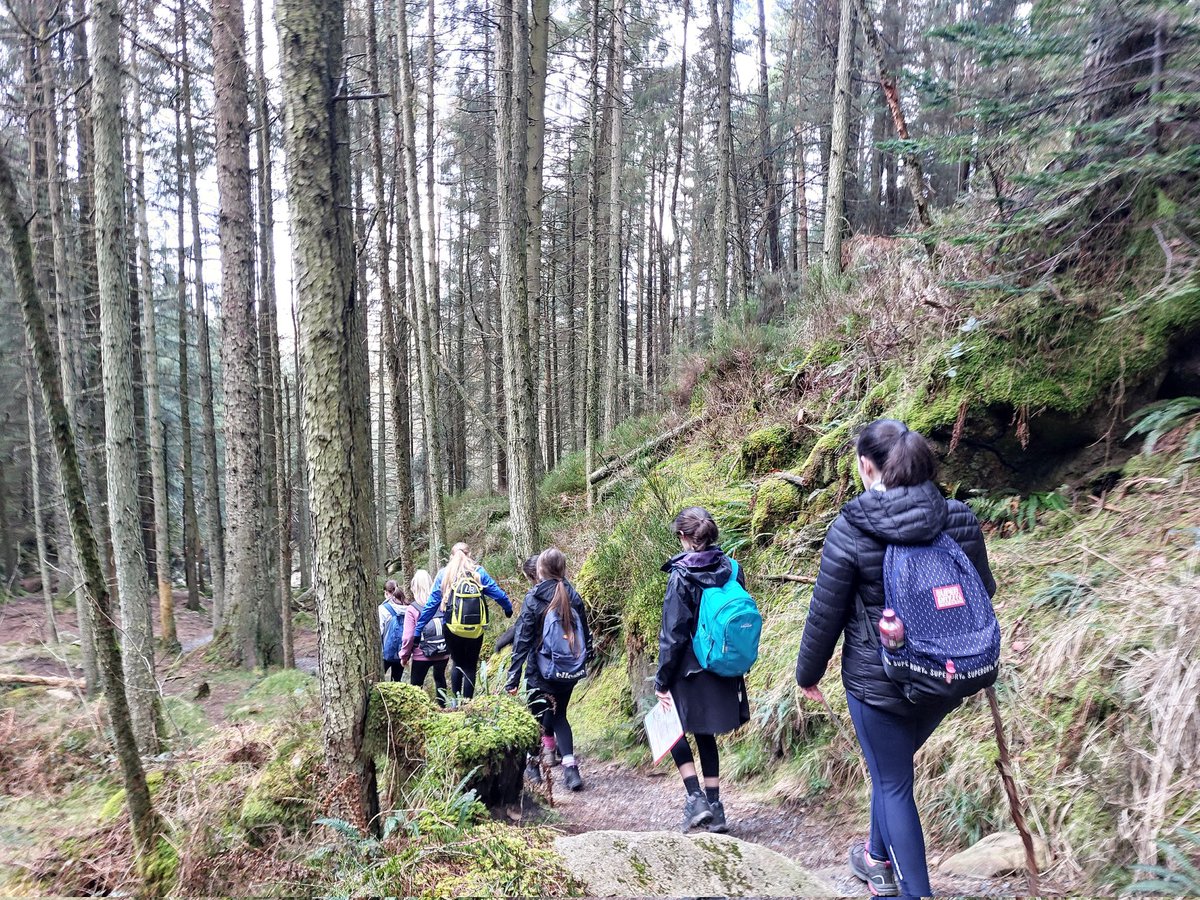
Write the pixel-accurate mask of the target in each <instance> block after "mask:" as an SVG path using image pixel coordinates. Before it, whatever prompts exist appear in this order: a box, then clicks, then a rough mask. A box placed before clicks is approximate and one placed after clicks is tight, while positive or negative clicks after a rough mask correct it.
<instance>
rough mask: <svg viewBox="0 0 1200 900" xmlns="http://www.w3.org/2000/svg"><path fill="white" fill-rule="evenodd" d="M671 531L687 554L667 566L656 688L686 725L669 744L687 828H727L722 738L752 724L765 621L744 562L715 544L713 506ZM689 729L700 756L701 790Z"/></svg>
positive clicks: (692, 511) (683, 517) (694, 509)
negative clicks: (750, 689) (752, 692)
mask: <svg viewBox="0 0 1200 900" xmlns="http://www.w3.org/2000/svg"><path fill="white" fill-rule="evenodd" d="M671 530H672V531H674V532H675V535H676V536H677V537H678V538H679V542H680V544H681V546H682V548H683V552H682V553H679V554H677V555H675V556H673V557H671V559H669V560H668V561H667V562H666V564H665V565H664V566H663V571H664V572H667V573H668V579H667V593H666V596H665V598H664V599H663V612H662V630H661V631H660V632H659V636H658V674H657V675H656V676H655V678H654V692H655V694H656V695H657V696H658V699H659V702H660V703H662V704H663V705H664V706H671V705H674V707H675V709H676V711H677V712H678V713H679V720H680V722H681V723H682V724H683V731H684V735H683V737H681V738H680V739H679V740H678V741H677V742H676V744H675V746H674V747H672V748H671V758H672V759H673V760H674V761H675V765H676V766H678V767H679V774H680V775H681V776H682V778H683V785H684V790H685V791H686V792H687V800H686V803H685V805H684V814H683V830H684V831H687V830H688V829H690V828H695V827H698V826H707V827H708V830H709V831H715V832H724V831H727V830H728V828H729V826H728V824H727V823H726V819H725V807H724V805H723V804H722V803H721V789H720V785H721V781H720V755H719V753H718V751H717V737H716V736H717V735H719V734H725V733H726V732H729V731H733V730H734V729H736V728H739V727H741V726H742V725H744V724H745V723H746V722H748V721H750V703H749V700H748V699H747V697H746V681H745V678H744V677H743V676H744V675H745V673H746V672H748V671H749V670H750V666H751V665H753V664H754V660H755V659H756V658H757V656H758V637H759V633H760V632H761V630H762V618H761V617H760V616H759V614H758V609H757V608H756V607H755V605H754V601H753V599H752V598H751V597H750V595H749V594H748V593H746V589H745V588H746V580H745V576H744V575H743V574H742V572H741V569H740V568H739V567H738V564H737V563H736V562H735V561H734V560H733V559H731V558H730V557H728V556H726V555H725V553H724V552H723V551H722V550H721V548H720V547H718V546H717V537H718V533H717V523H716V522H714V521H713V517H712V515H711V514H710V513H709V512H708V510H706V509H703V508H702V507H699V506H691V507H688V508H687V509H685V510H684V511H683V512H681V513H680V514H679V516H678V517H677V518H676V519H675V522H674V524H673V525H672V526H671ZM689 734H690V735H692V736H693V738H694V739H695V741H696V749H697V750H698V751H699V754H700V765H701V768H702V770H703V773H704V791H703V792H701V790H700V778H699V776H698V775H697V773H696V763H695V759H694V757H693V756H692V749H691V747H690V746H689V744H688V739H687V736H688V735H689Z"/></svg>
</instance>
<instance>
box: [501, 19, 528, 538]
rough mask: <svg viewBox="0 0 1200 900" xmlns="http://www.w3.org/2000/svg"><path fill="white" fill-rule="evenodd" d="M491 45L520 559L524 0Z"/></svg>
mask: <svg viewBox="0 0 1200 900" xmlns="http://www.w3.org/2000/svg"><path fill="white" fill-rule="evenodd" d="M497 24H498V28H499V33H498V38H497V45H496V46H497V52H496V163H497V164H496V172H497V179H496V188H497V198H498V209H499V213H500V217H499V225H500V236H499V237H500V239H499V244H500V248H499V249H500V253H499V257H500V317H501V322H502V325H503V327H502V329H501V336H502V338H503V349H504V399H505V404H506V407H505V412H506V416H505V419H506V422H507V425H508V428H507V430H506V432H505V438H506V441H507V449H508V503H509V517H510V521H511V523H512V533H513V544H514V549H515V550H516V553H517V556H518V557H520V558H524V557H526V556H528V555H530V554H531V553H533V552H534V549H535V547H536V546H537V540H538V530H537V484H536V463H535V458H536V457H537V455H538V454H537V443H538V439H537V421H538V420H537V409H536V405H535V404H536V402H537V397H536V393H537V388H536V385H535V383H534V376H533V366H532V356H531V353H532V350H531V348H530V346H529V333H530V332H529V299H528V296H527V294H526V284H525V279H526V274H527V272H528V269H527V268H526V262H527V260H526V249H527V243H526V239H527V236H528V235H527V229H528V227H529V223H528V218H527V214H528V207H527V205H526V192H525V191H526V172H525V167H526V164H527V161H528V148H527V146H526V144H527V134H528V124H529V113H528V109H529V106H528V104H529V69H528V66H529V20H528V7H527V0H500V5H499V6H498V7H497Z"/></svg>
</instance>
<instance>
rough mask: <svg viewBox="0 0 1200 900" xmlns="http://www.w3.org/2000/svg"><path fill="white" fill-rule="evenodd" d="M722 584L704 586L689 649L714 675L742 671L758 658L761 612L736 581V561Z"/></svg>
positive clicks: (732, 674)
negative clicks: (726, 579) (697, 619)
mask: <svg viewBox="0 0 1200 900" xmlns="http://www.w3.org/2000/svg"><path fill="white" fill-rule="evenodd" d="M729 562H730V563H731V564H732V565H733V574H731V575H730V576H729V581H727V582H726V583H725V585H724V586H723V587H710V588H705V589H704V592H703V593H702V594H701V595H700V615H699V621H698V623H697V626H696V636H695V637H693V638H692V650H694V651H695V653H696V659H697V660H699V662H700V665H701V667H702V668H704V669H707V670H708V671H710V672H713V673H715V674H717V675H724V676H726V677H734V676H738V675H745V674H746V673H747V672H749V671H750V667H751V666H753V665H754V661H755V660H756V659H758V637H759V635H760V634H762V616H761V615H760V614H759V612H758V606H757V605H755V603H754V598H753V597H751V596H750V595H749V594H748V593H746V589H745V588H744V587H742V586H741V585H740V584H738V580H737V579H738V564H737V561H736V560H733V559H730V560H729Z"/></svg>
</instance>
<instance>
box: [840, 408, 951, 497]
mask: <svg viewBox="0 0 1200 900" xmlns="http://www.w3.org/2000/svg"><path fill="white" fill-rule="evenodd" d="M856 450H857V452H858V455H859V456H865V457H866V458H867V459H869V460H870V461H871V462H872V463H874V464H875V468H877V469H878V470H879V477H880V480H881V481H882V482H883V484H884V486H885V487H890V488H895V487H912V486H913V485H917V484H923V483H924V482H926V481H931V480H933V476H934V475H935V474H936V473H937V457H935V456H934V455H933V451H932V450H930V449H929V442H928V441H926V440H925V438H924V437H922V436H921V435H920V434H919V433H917V432H915V431H910V430H909V428H908V426H907V425H905V424H904V423H903V422H899V421H897V420H896V419H876V420H875V421H874V422H872V423H871V424H870V425H868V426H867V427H866V428H864V429H863V430H862V431H861V432H860V433H859V435H858V443H857V446H856Z"/></svg>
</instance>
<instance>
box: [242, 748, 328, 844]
mask: <svg viewBox="0 0 1200 900" xmlns="http://www.w3.org/2000/svg"><path fill="white" fill-rule="evenodd" d="M323 769H324V755H323V752H322V749H321V739H320V735H319V734H318V732H317V729H316V726H315V725H313V726H311V727H309V728H306V729H304V731H303V732H302V733H301V734H300V735H297V736H296V737H293V738H291V739H289V740H287V741H285V742H284V743H283V744H281V745H280V747H279V749H278V751H277V752H276V754H275V758H274V759H273V760H272V761H271V762H270V763H268V764H267V766H266V767H265V768H264V769H263V770H262V771H261V772H259V773H258V776H257V777H256V778H255V779H254V782H253V783H252V784H251V785H250V789H249V790H248V791H247V792H246V796H245V798H244V799H243V800H242V807H241V812H240V814H239V816H238V823H239V824H240V825H241V826H242V827H243V828H245V829H246V830H247V831H249V832H255V831H258V830H263V829H270V828H274V827H276V826H281V827H283V828H285V829H287V830H289V831H293V830H302V829H304V828H307V827H308V825H309V824H311V822H312V820H313V818H314V816H315V815H316V812H317V792H318V791H319V790H320V783H321V776H322V773H323Z"/></svg>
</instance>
